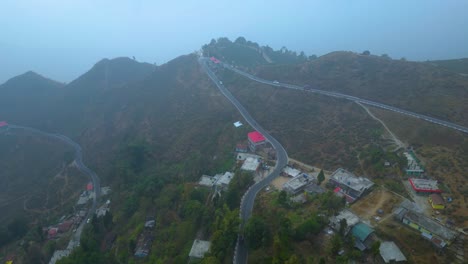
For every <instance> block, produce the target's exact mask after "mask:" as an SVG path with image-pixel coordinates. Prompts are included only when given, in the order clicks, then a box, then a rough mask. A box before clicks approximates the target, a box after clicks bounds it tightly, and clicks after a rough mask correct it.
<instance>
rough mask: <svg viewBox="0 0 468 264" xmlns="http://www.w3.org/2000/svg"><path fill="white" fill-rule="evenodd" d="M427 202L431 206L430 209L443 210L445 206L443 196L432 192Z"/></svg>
mask: <svg viewBox="0 0 468 264" xmlns="http://www.w3.org/2000/svg"><path fill="white" fill-rule="evenodd" d="M429 203H430V204H431V206H432V209H435V210H443V209H444V208H445V202H444V198H442V196H440V194H438V193H433V194H431V195H429Z"/></svg>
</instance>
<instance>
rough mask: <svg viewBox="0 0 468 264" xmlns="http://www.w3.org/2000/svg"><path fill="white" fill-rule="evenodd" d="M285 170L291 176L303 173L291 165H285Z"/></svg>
mask: <svg viewBox="0 0 468 264" xmlns="http://www.w3.org/2000/svg"><path fill="white" fill-rule="evenodd" d="M283 172H284V173H286V174H287V175H289V176H291V177H296V176H298V175H299V174H301V171H300V170H297V169H294V168H291V167H289V166H286V167H284V169H283Z"/></svg>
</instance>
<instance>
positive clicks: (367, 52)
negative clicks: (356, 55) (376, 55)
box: [362, 50, 370, 56]
mask: <svg viewBox="0 0 468 264" xmlns="http://www.w3.org/2000/svg"><path fill="white" fill-rule="evenodd" d="M362 55H366V56H369V55H370V51H368V50H365V51H363V52H362Z"/></svg>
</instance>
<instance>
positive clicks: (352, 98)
mask: <svg viewBox="0 0 468 264" xmlns="http://www.w3.org/2000/svg"><path fill="white" fill-rule="evenodd" d="M221 63H222V65H223V66H224V67H225V68H226V69H229V70H232V71H234V72H236V73H238V74H240V75H242V76H244V77H247V78H249V79H251V80H253V81H256V82H259V83H263V84H267V85H272V86H277V87H284V88H289V89H295V90H302V91H306V92H311V93H318V94H323V95H327V96H331V97H336V98H343V99H347V100H350V101H353V102H358V103H361V104H365V105H370V106H374V107H378V108H382V109H385V110H389V111H393V112H396V113H399V114H403V115H407V116H411V117H414V118H419V119H422V120H425V121H428V122H431V123H433V124H437V125H440V126H444V127H448V128H451V129H455V130H458V131H460V132H463V133H466V134H468V128H467V127H464V126H461V125H457V124H455V123H452V122H448V121H444V120H441V119H438V118H435V117H430V116H427V115H423V114H418V113H414V112H411V111H407V110H404V109H400V108H397V107H393V106H389V105H386V104H382V103H378V102H374V101H370V100H366V99H362V98H359V97H355V96H351V95H347V94H342V93H337V92H329V91H324V90H319V89H312V88H304V87H302V86H298V85H293V84H287V83H279V82H275V81H269V80H265V79H262V78H259V77H256V76H254V75H252V74H249V73H246V72H243V71H241V70H239V69H236V68H234V67H232V66H231V65H229V64H226V63H223V62H221Z"/></svg>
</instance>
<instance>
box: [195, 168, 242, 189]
mask: <svg viewBox="0 0 468 264" xmlns="http://www.w3.org/2000/svg"><path fill="white" fill-rule="evenodd" d="M233 178H234V173H232V172H229V171H227V172H225V173H218V174H216V175H215V176H208V175H202V176H201V178H200V180H199V181H198V184H199V185H203V186H207V187H213V186H218V187H221V188H223V189H226V188H227V187H228V186H229V183H230V182H231V180H232V179H233Z"/></svg>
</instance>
